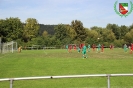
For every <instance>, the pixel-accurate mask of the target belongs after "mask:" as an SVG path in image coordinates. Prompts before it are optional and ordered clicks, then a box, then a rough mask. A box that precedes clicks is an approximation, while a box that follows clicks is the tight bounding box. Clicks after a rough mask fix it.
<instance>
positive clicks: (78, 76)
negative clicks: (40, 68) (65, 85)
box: [0, 74, 133, 88]
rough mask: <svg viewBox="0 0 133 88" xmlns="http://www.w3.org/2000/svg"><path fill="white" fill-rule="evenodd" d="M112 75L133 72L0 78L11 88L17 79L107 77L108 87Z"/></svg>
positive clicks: (0, 80)
mask: <svg viewBox="0 0 133 88" xmlns="http://www.w3.org/2000/svg"><path fill="white" fill-rule="evenodd" d="M112 76H133V74H92V75H65V76H40V77H22V78H4V79H0V82H2V81H10V88H13V81H17V80H35V79H57V78H84V77H107V88H110V77H112Z"/></svg>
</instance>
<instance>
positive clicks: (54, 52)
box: [0, 48, 133, 88]
mask: <svg viewBox="0 0 133 88" xmlns="http://www.w3.org/2000/svg"><path fill="white" fill-rule="evenodd" d="M87 56H88V58H87V59H83V58H82V53H78V52H77V51H74V50H72V52H71V53H68V52H67V50H66V49H49V50H22V52H21V53H17V52H16V53H7V54H0V79H3V78H20V77H38V76H64V75H87V74H129V73H133V54H130V53H129V51H128V52H124V50H123V49H121V48H117V49H114V50H110V49H105V50H104V52H103V53H97V52H96V51H92V50H91V51H90V52H87ZM110 83H111V88H133V76H126V77H111V78H110ZM9 84H10V82H9V81H3V82H0V88H9ZM13 88H107V77H88V78H64V79H41V80H19V81H14V82H13Z"/></svg>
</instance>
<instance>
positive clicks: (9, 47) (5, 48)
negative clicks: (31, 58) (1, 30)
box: [1, 41, 18, 53]
mask: <svg viewBox="0 0 133 88" xmlns="http://www.w3.org/2000/svg"><path fill="white" fill-rule="evenodd" d="M17 47H18V46H17V42H14V41H11V42H7V43H1V52H2V53H9V52H11V53H13V52H15V51H17Z"/></svg>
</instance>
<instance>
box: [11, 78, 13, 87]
mask: <svg viewBox="0 0 133 88" xmlns="http://www.w3.org/2000/svg"><path fill="white" fill-rule="evenodd" d="M10 88H13V79H10Z"/></svg>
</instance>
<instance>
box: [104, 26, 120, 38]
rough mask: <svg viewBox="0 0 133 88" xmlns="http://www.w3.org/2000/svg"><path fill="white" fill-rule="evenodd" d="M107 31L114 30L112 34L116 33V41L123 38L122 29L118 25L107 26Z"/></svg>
mask: <svg viewBox="0 0 133 88" xmlns="http://www.w3.org/2000/svg"><path fill="white" fill-rule="evenodd" d="M106 28H107V29H109V30H112V32H113V33H114V35H115V37H116V39H120V37H121V30H120V27H119V26H118V25H116V24H107V26H106Z"/></svg>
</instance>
